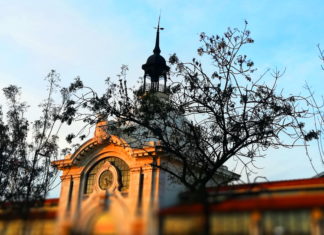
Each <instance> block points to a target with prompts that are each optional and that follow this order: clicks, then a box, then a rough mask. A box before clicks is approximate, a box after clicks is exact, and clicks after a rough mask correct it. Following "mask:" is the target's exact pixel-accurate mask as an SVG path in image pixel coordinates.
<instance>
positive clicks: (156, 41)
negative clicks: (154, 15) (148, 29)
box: [153, 13, 164, 54]
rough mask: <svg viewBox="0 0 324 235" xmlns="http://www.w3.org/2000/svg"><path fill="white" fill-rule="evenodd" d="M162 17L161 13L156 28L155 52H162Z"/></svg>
mask: <svg viewBox="0 0 324 235" xmlns="http://www.w3.org/2000/svg"><path fill="white" fill-rule="evenodd" d="M160 19H161V13H160V15H159V21H158V26H157V28H156V40H155V47H154V50H153V52H154V54H160V53H161V50H160V29H161V30H163V29H164V28H161V27H160Z"/></svg>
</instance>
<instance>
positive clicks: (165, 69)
mask: <svg viewBox="0 0 324 235" xmlns="http://www.w3.org/2000/svg"><path fill="white" fill-rule="evenodd" d="M163 29H164V28H161V27H160V17H159V21H158V25H157V27H156V39H155V47H154V49H153V55H151V56H150V57H148V59H147V61H146V63H145V64H143V65H142V69H143V70H144V84H143V90H144V92H145V91H146V90H150V91H152V92H156V91H166V82H167V78H168V74H169V71H170V67H169V66H167V65H166V61H165V59H164V58H163V56H161V55H160V54H161V50H160V30H163ZM147 78H149V79H150V80H151V81H150V82H151V84H150V87H147V83H146V79H147ZM161 78H162V79H164V86H163V88H162V89H161V88H160V79H161Z"/></svg>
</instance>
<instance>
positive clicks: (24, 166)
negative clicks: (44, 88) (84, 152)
mask: <svg viewBox="0 0 324 235" xmlns="http://www.w3.org/2000/svg"><path fill="white" fill-rule="evenodd" d="M46 80H47V81H48V84H49V85H48V97H47V98H46V99H45V100H44V102H43V103H42V104H41V105H40V107H41V109H42V114H41V116H40V118H39V119H38V120H35V121H34V122H29V121H28V120H27V118H26V114H27V109H28V105H27V104H26V103H25V102H22V101H21V99H20V88H18V87H16V86H14V85H10V86H8V87H6V88H4V89H3V92H4V96H5V98H6V106H5V110H6V113H5V115H4V114H3V112H2V111H1V110H2V107H1V106H0V111H1V112H0V188H1V190H0V206H1V209H3V211H2V212H4V213H14V214H15V215H17V216H19V217H20V218H22V219H24V218H27V217H28V213H29V210H30V208H31V207H33V206H37V205H38V204H41V203H42V201H43V200H44V199H45V197H46V195H47V193H48V192H49V190H50V188H51V186H52V183H53V180H54V178H55V175H56V170H55V169H54V168H52V167H51V165H50V163H51V161H53V160H54V159H56V158H57V155H58V143H57V142H58V131H59V130H60V127H61V122H60V118H59V117H60V115H59V114H60V112H62V110H63V106H64V104H65V100H64V99H63V101H62V103H61V104H55V103H54V100H53V95H54V93H55V92H56V90H57V89H58V81H59V75H58V74H57V73H56V72H55V71H54V70H53V71H51V72H50V73H49V74H48V76H47V77H46ZM3 103H5V102H3Z"/></svg>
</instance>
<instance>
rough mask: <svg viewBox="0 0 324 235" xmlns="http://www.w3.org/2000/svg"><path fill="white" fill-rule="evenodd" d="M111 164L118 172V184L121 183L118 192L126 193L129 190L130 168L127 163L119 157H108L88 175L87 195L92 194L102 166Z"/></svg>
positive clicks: (97, 164)
mask: <svg viewBox="0 0 324 235" xmlns="http://www.w3.org/2000/svg"><path fill="white" fill-rule="evenodd" d="M107 161H108V162H109V163H110V164H111V165H113V166H114V167H115V168H116V170H117V172H118V182H119V185H120V186H119V188H118V190H120V191H122V192H125V191H127V190H128V187H129V167H128V165H127V163H126V162H124V161H123V160H121V159H120V158H117V157H108V158H105V159H102V160H100V161H99V162H97V163H96V164H95V165H94V166H93V167H92V168H91V170H90V171H89V172H88V173H87V176H86V179H87V180H86V187H85V194H89V193H92V191H93V187H94V184H95V183H96V182H94V181H95V175H96V173H97V172H98V170H99V169H100V168H101V166H102V165H103V164H104V163H105V162H107Z"/></svg>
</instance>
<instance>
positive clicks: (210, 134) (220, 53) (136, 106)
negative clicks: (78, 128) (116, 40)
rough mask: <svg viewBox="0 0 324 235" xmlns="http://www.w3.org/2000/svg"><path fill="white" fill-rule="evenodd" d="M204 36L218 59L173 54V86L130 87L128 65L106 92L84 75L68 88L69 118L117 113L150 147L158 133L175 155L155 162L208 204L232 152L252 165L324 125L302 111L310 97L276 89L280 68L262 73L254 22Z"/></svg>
mask: <svg viewBox="0 0 324 235" xmlns="http://www.w3.org/2000/svg"><path fill="white" fill-rule="evenodd" d="M200 40H201V42H202V47H200V48H199V49H198V54H199V56H207V57H208V58H210V61H211V64H212V66H207V67H204V66H203V65H202V63H201V62H200V61H199V60H198V59H193V60H192V61H191V62H188V63H184V62H181V61H180V60H179V59H178V57H177V56H176V55H175V54H174V55H172V56H171V57H170V59H169V63H170V64H171V65H172V71H173V72H172V76H171V78H170V81H169V82H168V83H169V86H168V87H166V89H164V90H162V91H159V89H157V88H155V89H152V90H149V91H147V90H146V89H145V88H143V87H140V88H137V89H135V88H134V89H130V88H128V87H127V82H126V77H127V76H126V72H127V67H126V66H123V67H122V72H121V74H120V76H119V79H118V82H117V83H115V82H112V81H111V80H110V79H107V90H106V93H105V94H103V95H102V96H99V95H98V94H96V93H95V92H94V91H93V90H91V89H90V88H86V87H84V86H83V83H82V82H81V80H80V79H77V80H76V81H75V83H73V84H72V85H71V86H70V88H69V90H70V91H72V92H73V94H74V96H71V101H70V102H69V105H68V106H67V112H65V115H64V118H65V119H69V120H73V119H83V120H85V121H87V122H88V123H89V124H93V123H95V122H96V121H97V117H98V114H99V116H100V117H103V116H104V117H109V118H110V119H112V120H114V121H112V122H111V123H112V124H111V125H110V131H111V132H112V133H114V131H115V132H116V133H118V134H119V135H121V136H122V137H123V138H125V140H126V141H127V142H128V143H129V144H131V145H134V146H136V147H138V148H143V147H145V146H146V145H147V144H148V143H149V142H150V141H154V142H155V143H156V148H157V150H159V151H161V152H162V153H164V159H167V161H165V162H169V163H170V164H167V163H165V164H154V167H157V168H159V169H161V170H163V171H166V172H168V173H169V175H170V176H171V177H173V178H174V179H175V180H177V181H178V182H180V183H181V184H183V185H184V186H186V188H187V189H188V190H189V191H191V192H196V193H197V192H199V193H198V194H196V195H198V197H197V200H201V201H202V202H203V203H205V204H206V203H208V201H207V199H206V198H207V196H206V194H207V191H206V186H207V184H208V183H209V182H211V181H213V180H214V178H215V175H216V174H217V172H220V171H221V170H222V167H223V166H224V164H225V163H226V162H227V161H228V160H230V159H235V160H236V161H238V162H240V163H241V165H242V166H243V167H244V169H246V170H247V171H250V170H252V169H253V163H254V161H255V160H256V159H257V158H258V157H260V156H262V155H263V154H264V151H265V150H267V149H269V148H278V147H285V148H290V147H293V146H296V145H300V144H302V145H303V144H304V141H305V140H306V141H309V140H311V139H313V138H318V133H317V132H316V131H314V130H310V131H306V129H305V125H304V122H303V119H305V118H310V117H311V113H310V112H309V110H307V107H306V106H305V105H306V104H307V101H306V99H305V98H304V97H300V96H285V95H284V94H283V93H282V92H278V91H277V80H278V79H279V78H280V76H281V73H280V72H278V71H275V72H273V73H272V74H271V75H272V76H270V78H267V79H266V77H267V76H266V75H269V73H270V72H268V73H264V74H262V75H260V76H256V75H255V71H256V69H255V68H254V63H253V61H252V60H250V59H249V58H248V57H247V56H246V55H244V54H241V53H242V49H243V48H244V47H245V46H247V45H249V44H252V43H253V39H252V38H251V37H250V32H249V30H247V22H246V24H245V27H244V28H243V29H242V30H239V29H230V28H229V29H228V30H227V31H226V32H225V33H224V35H222V36H219V35H215V36H207V35H206V34H205V33H202V34H201V35H200ZM80 108H82V109H80ZM68 109H69V110H70V111H68ZM70 137H74V135H71V136H70ZM175 162H178V163H180V164H172V163H175ZM224 179H226V177H225V178H224ZM227 179H228V178H227ZM218 183H227V182H218ZM205 208H206V210H207V211H206V214H208V206H205ZM206 223H207V224H206V226H205V234H208V230H209V229H208V221H207V222H206Z"/></svg>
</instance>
